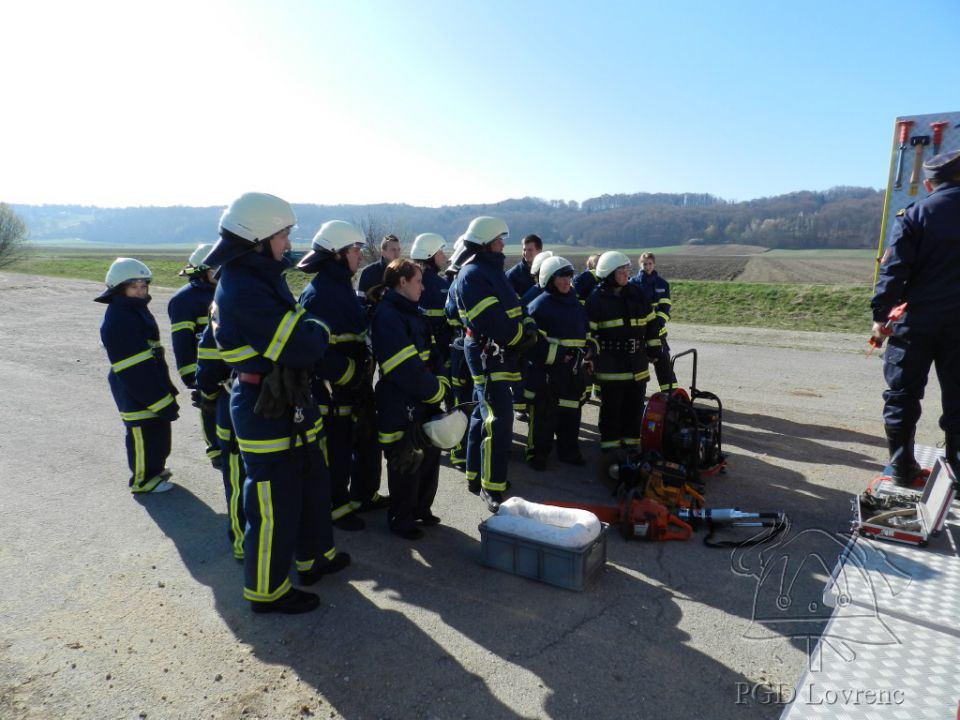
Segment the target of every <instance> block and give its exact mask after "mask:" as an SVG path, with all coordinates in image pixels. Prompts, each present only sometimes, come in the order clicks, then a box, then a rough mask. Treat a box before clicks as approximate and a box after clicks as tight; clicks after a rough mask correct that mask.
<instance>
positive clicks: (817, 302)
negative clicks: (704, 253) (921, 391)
mask: <svg viewBox="0 0 960 720" xmlns="http://www.w3.org/2000/svg"><path fill="white" fill-rule="evenodd" d="M189 250H190V248H186V249H184V248H175V249H169V250H167V249H164V250H158V249H154V250H153V251H152V252H150V253H144V252H142V249H132V248H109V249H92V248H84V249H82V250H81V249H76V248H42V249H39V250H35V251H34V252H33V253H32V254H31V255H30V256H29V257H28V258H26V259H24V260H21V261H20V262H18V263H16V264H15V265H13V266H10V267H8V268H6V269H7V270H11V271H14V272H20V273H28V274H33V275H46V276H51V277H64V278H75V279H81V280H91V281H94V282H97V283H102V282H103V278H104V275H105V274H106V271H107V268H108V267H109V265H110V263H111V262H112V261H113V259H114V258H115V257H118V256H120V257H124V256H125V257H136V258H138V259H140V260H143V261H144V262H145V263H147V264H148V265H149V266H150V269H151V270H152V271H153V275H154V283H155V284H156V285H158V286H160V287H167V288H177V287H179V286H181V285H182V284H183V283H184V280H183V278H182V277H179V276H178V275H177V272H178V271H179V270H180V269H181V268H182V267H183V265H184V262H185V260H186V257H187V256H188V255H189ZM629 252H630V253H632V254H636V251H633V250H631V251H629ZM654 252H661V249H655V250H654ZM789 252H797V253H801V257H804V258H811V259H812V258H816V259H818V260H829V259H831V258H842V257H848V258H849V257H854V258H859V257H865V258H869V257H872V251H858V250H820V251H779V254H783V253H789ZM851 253H852V254H851ZM572 259H573V257H571V260H572ZM308 279H309V278H308V277H306V276H304V275H302V274H301V273H291V274H290V276H289V282H290V286H291V289H292V290H293V292H294V295H298V294H299V293H300V290H301V289H302V288H303V286H304V285H305V284H306V282H307V280H308ZM671 288H672V294H673V320H674V321H675V322H680V323H689V324H694V325H733V326H749V327H767V328H783V329H785V330H788V329H793V330H819V331H832V332H857V331H861V330H863V329H864V328H865V327H867V326H869V323H870V313H869V302H870V297H871V295H872V289H871V288H869V287H865V286H862V285H816V284H808V283H804V284H800V283H796V284H794V283H744V282H716V281H706V280H677V281H674V282H672V283H671Z"/></svg>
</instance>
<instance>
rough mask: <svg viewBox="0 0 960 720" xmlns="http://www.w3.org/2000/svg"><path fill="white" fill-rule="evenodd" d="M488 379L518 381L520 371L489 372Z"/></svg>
mask: <svg viewBox="0 0 960 720" xmlns="http://www.w3.org/2000/svg"><path fill="white" fill-rule="evenodd" d="M490 380H492V381H493V382H520V373H518V372H493V373H490Z"/></svg>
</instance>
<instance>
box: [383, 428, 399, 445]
mask: <svg viewBox="0 0 960 720" xmlns="http://www.w3.org/2000/svg"><path fill="white" fill-rule="evenodd" d="M377 438H378V439H379V440H380V442H381V443H382V444H383V445H390V444H391V443H395V442H397V441H398V440H400V439H402V438H403V430H398V431H397V432H392V433H385V432H380V433H377Z"/></svg>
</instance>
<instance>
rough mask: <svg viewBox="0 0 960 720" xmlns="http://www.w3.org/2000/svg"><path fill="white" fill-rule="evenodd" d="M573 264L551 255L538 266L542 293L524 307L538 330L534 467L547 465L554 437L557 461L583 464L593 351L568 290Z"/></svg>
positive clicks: (531, 444)
mask: <svg viewBox="0 0 960 720" xmlns="http://www.w3.org/2000/svg"><path fill="white" fill-rule="evenodd" d="M572 281H573V265H572V264H571V263H570V261H569V260H566V259H565V258H562V257H556V256H555V257H551V258H549V259H548V260H546V261H545V262H544V263H543V265H542V266H541V267H540V274H539V279H538V283H539V285H540V287H541V288H542V289H543V291H544V292H543V293H542V294H541V295H540V296H539V297H537V298H536V299H535V300H534V301H533V302H532V303H530V307H529V308H528V312H529V313H530V316H531V317H532V318H533V319H534V320H535V321H536V323H537V328H538V329H539V331H540V335H541V338H540V342H539V344H538V345H537V349H536V351H535V352H534V353H532V356H533V359H532V361H531V363H530V368H529V377H528V388H529V391H530V394H531V395H532V398H533V399H532V400H531V402H530V406H529V410H528V413H529V415H530V421H529V423H530V425H529V430H528V434H527V447H528V449H529V451H530V455H529V458H528V460H527V462H528V464H529V465H530V466H531V467H532V468H533V469H534V470H537V471H543V470H546V468H547V457H548V456H549V454H550V450H551V447H552V445H553V438H554V435H556V438H557V456H558V457H559V459H560V462H563V463H569V464H571V465H581V466H582V465H585V464H586V460H584V459H583V455H581V454H580V448H579V440H578V436H579V434H580V414H581V408H582V407H583V401H584V398H585V390H586V381H585V376H584V372H583V371H584V363H589V362H590V360H591V357H592V355H593V348H592V347H591V344H592V341H590V342H588V335H589V322H588V320H587V312H586V310H585V309H584V308H583V306H582V305H581V304H580V302H579V301H578V300H577V295H576V293H575V292H573V289H572Z"/></svg>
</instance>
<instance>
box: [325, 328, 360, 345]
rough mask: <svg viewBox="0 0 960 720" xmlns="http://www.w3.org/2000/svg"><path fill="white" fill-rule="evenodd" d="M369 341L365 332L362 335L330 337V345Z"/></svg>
mask: <svg viewBox="0 0 960 720" xmlns="http://www.w3.org/2000/svg"><path fill="white" fill-rule="evenodd" d="M366 339H367V331H366V330H364V331H363V332H361V333H340V334H339V335H331V336H330V344H331V345H336V344H337V343H346V342H365V341H366Z"/></svg>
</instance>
